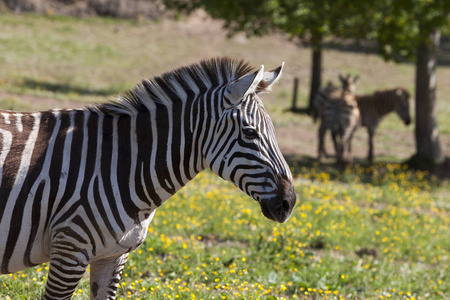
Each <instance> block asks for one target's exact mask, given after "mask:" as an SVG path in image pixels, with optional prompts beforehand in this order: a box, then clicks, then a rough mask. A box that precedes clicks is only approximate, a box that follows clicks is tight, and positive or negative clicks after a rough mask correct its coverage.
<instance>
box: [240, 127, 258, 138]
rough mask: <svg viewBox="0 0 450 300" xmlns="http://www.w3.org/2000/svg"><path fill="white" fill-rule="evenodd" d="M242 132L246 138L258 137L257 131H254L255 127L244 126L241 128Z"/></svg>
mask: <svg viewBox="0 0 450 300" xmlns="http://www.w3.org/2000/svg"><path fill="white" fill-rule="evenodd" d="M242 132H243V133H244V135H245V137H246V138H248V139H254V138H257V137H258V131H256V129H255V128H251V127H246V128H243V129H242Z"/></svg>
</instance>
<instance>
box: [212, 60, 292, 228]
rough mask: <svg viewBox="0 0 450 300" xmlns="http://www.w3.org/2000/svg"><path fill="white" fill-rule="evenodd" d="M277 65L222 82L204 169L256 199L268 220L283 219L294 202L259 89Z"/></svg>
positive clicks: (272, 76)
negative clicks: (211, 141) (219, 104)
mask: <svg viewBox="0 0 450 300" xmlns="http://www.w3.org/2000/svg"><path fill="white" fill-rule="evenodd" d="M282 68H283V65H282V66H280V67H278V68H277V69H275V70H272V71H269V72H264V67H263V66H261V68H260V69H259V70H258V71H257V72H254V73H251V74H247V75H244V76H242V77H240V78H238V79H236V80H234V81H231V82H230V83H228V84H226V85H225V87H224V88H223V90H222V92H221V93H219V94H220V95H221V100H219V101H221V102H222V107H223V110H222V112H221V115H220V117H219V118H218V120H217V122H216V123H215V126H214V128H213V133H212V134H213V136H214V139H215V145H212V146H211V147H210V149H209V150H208V152H207V153H206V155H205V157H206V161H207V164H208V166H209V168H210V169H211V170H212V171H213V172H215V173H216V174H218V175H219V176H220V177H222V178H223V179H225V180H228V181H231V182H233V183H234V184H235V185H236V186H237V187H239V188H240V189H241V190H242V191H244V192H246V193H247V194H248V195H249V196H251V197H252V198H254V199H255V200H256V201H258V202H259V204H260V206H261V210H262V213H263V214H264V215H265V216H266V217H267V218H269V219H271V220H274V221H278V222H280V223H281V222H285V221H286V220H287V219H288V218H289V216H290V214H291V212H292V208H293V207H294V205H295V202H296V196H295V191H294V185H293V181H292V174H291V172H290V169H289V166H288V165H287V163H286V161H285V160H284V158H283V156H282V154H281V151H280V149H279V147H278V144H277V141H276V139H275V132H274V127H273V124H272V121H271V119H270V117H269V115H268V114H267V112H266V110H265V108H264V106H263V104H262V102H261V100H260V99H259V94H260V93H262V92H268V91H269V90H270V88H271V86H272V85H273V84H274V83H275V82H276V81H277V80H278V79H279V77H280V76H281V71H282Z"/></svg>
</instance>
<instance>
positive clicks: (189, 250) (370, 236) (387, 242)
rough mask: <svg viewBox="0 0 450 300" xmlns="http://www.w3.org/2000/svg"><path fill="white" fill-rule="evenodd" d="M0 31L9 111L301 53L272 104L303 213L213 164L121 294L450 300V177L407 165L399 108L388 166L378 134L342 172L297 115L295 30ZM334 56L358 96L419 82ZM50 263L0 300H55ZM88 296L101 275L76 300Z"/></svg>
mask: <svg viewBox="0 0 450 300" xmlns="http://www.w3.org/2000/svg"><path fill="white" fill-rule="evenodd" d="M0 29H1V30H0V65H1V68H0V105H2V107H3V108H6V109H14V110H34V109H46V108H54V107H79V106H83V105H87V104H89V103H92V102H96V101H106V100H107V99H109V98H111V97H112V95H114V94H116V93H118V92H120V91H122V90H124V89H126V88H129V87H132V86H133V85H134V84H136V83H137V82H139V80H140V79H141V78H142V77H151V76H153V75H157V74H160V73H161V72H165V71H168V70H170V69H172V68H174V67H177V66H180V65H184V64H187V63H192V62H195V61H198V60H199V59H202V58H206V57H211V56H219V55H229V56H234V57H241V58H244V59H246V60H249V61H250V62H251V63H252V64H254V65H255V67H256V66H259V65H260V64H264V65H265V66H266V67H267V68H272V67H276V66H278V65H279V64H280V63H281V61H286V69H285V72H284V75H283V78H282V79H281V82H280V83H279V84H278V85H277V86H276V87H275V88H274V92H273V94H272V95H264V100H265V105H266V108H267V110H268V111H269V114H270V115H271V116H272V118H273V121H274V124H275V126H276V130H277V134H278V139H279V142H280V147H281V148H282V150H283V152H284V153H285V154H286V155H288V157H289V161H290V164H291V166H292V170H293V173H294V175H295V185H296V192H297V196H298V201H299V202H298V204H297V205H298V206H297V207H296V209H295V210H294V212H293V215H292V217H291V219H290V220H289V221H288V222H287V223H285V224H276V223H273V222H270V221H268V220H266V219H265V218H264V217H263V216H262V215H261V213H260V211H259V207H258V205H257V203H256V202H254V201H253V200H251V199H249V198H248V197H247V196H245V195H243V193H242V192H240V191H239V190H237V189H236V188H234V187H233V186H232V185H230V184H228V183H225V182H223V181H222V180H220V179H219V178H217V177H216V176H215V175H213V174H212V173H210V172H204V173H202V174H201V175H200V176H198V178H196V179H195V180H194V181H193V182H192V183H190V184H189V185H188V186H187V187H186V188H184V189H183V190H182V191H181V192H180V193H178V194H177V195H176V196H174V197H173V199H170V200H169V201H167V203H166V204H165V205H163V207H161V209H159V210H158V212H157V213H156V216H155V219H154V221H153V222H152V224H151V225H150V228H149V233H148V237H147V239H146V241H145V243H144V244H143V245H142V246H141V247H140V248H139V249H138V250H137V251H135V252H134V253H133V254H132V255H131V256H130V260H129V262H128V263H127V266H126V269H125V272H124V273H125V274H124V278H123V281H122V283H121V287H120V290H119V295H118V298H119V299H120V298H122V299H126V298H130V299H138V298H140V299H148V298H150V297H153V296H154V295H157V296H156V298H157V299H177V298H179V299H201V298H203V299H257V298H259V299H282V298H284V299H292V298H300V299H316V298H319V299H327V298H328V299H339V298H344V299H363V298H364V299H366V298H370V299H383V298H395V299H427V298H429V299H447V298H449V297H450V284H449V282H450V279H449V275H448V274H449V273H450V272H449V252H450V240H449V239H448V236H450V230H449V228H450V215H449V211H450V206H449V202H448V199H449V196H450V186H449V184H448V180H445V179H439V178H438V177H436V176H435V175H432V174H428V173H426V172H414V171H410V170H407V169H406V168H405V167H403V166H401V165H399V164H398V163H399V162H401V161H402V160H403V159H405V158H407V157H410V156H411V154H412V153H414V150H415V149H414V147H415V146H414V136H413V135H414V134H413V128H408V127H404V125H403V124H401V122H400V120H399V119H398V117H397V116H394V115H391V116H389V117H388V118H387V119H386V120H385V121H384V122H383V123H382V125H381V127H380V129H379V131H378V133H377V136H376V164H375V165H373V166H368V165H366V164H365V162H364V157H365V156H366V151H367V148H366V135H365V133H364V132H362V131H359V132H358V135H357V137H356V141H355V144H354V148H355V152H356V158H357V163H356V164H355V165H351V166H349V167H348V168H347V169H346V170H344V171H336V170H335V169H334V168H333V159H330V160H328V161H326V162H325V163H324V164H320V165H319V164H317V163H316V162H315V161H314V159H313V157H315V156H316V132H317V125H316V124H314V123H313V122H312V121H311V119H310V118H308V117H306V116H302V115H295V114H292V113H288V112H286V111H285V109H287V108H289V107H290V105H291V103H290V101H291V100H290V97H291V92H292V91H291V90H292V80H293V78H294V77H295V76H299V77H300V99H301V101H302V103H303V104H304V105H306V103H307V96H308V93H309V91H308V88H307V87H308V86H309V77H310V64H311V62H310V51H309V50H308V49H302V48H300V49H299V48H298V47H296V46H295V45H293V44H292V43H291V42H289V41H287V40H286V39H284V38H283V37H281V36H279V35H268V36H265V37H261V38H246V37H245V36H242V35H237V36H235V37H233V38H232V39H227V38H226V32H224V31H222V29H221V24H220V23H218V22H215V21H211V20H210V19H208V18H205V16H204V15H201V14H200V15H199V14H196V15H194V16H192V17H190V18H182V19H181V20H180V21H179V22H174V21H168V20H160V21H153V22H150V21H145V20H140V21H120V20H113V19H108V18H87V19H82V20H80V19H75V18H70V17H60V16H54V15H49V16H36V15H26V14H22V15H16V14H10V13H5V14H1V15H0ZM323 59H324V62H323V67H324V73H323V77H324V80H325V81H326V80H332V81H336V78H337V75H338V74H339V73H340V72H350V73H352V74H359V75H360V76H361V83H360V85H359V86H358V93H370V92H373V91H374V90H376V89H381V88H390V87H394V86H405V87H406V88H408V89H410V90H411V89H412V88H413V87H412V84H413V83H414V80H413V78H414V65H411V64H407V63H405V64H400V65H396V64H392V63H385V62H384V61H383V60H382V59H381V58H378V57H376V56H374V55H370V54H364V53H355V52H344V51H341V50H339V49H338V50H333V49H326V50H325V51H324V54H323ZM448 78H450V68H449V67H448V66H446V65H443V66H442V67H440V68H439V69H438V73H437V81H438V86H439V89H438V90H437V99H438V101H437V103H436V104H437V106H438V110H437V112H438V113H437V120H438V126H439V132H440V138H441V145H442V149H443V151H444V155H446V156H447V157H448V156H450V120H449V118H448V115H449V113H450V104H449V101H448V95H449V94H450V85H449V84H448ZM302 103H300V105H302ZM329 144H330V143H329ZM330 148H331V147H330ZM330 152H331V151H330ZM445 171H447V172H448V168H447V169H446V170H443V171H442V173H440V174H439V175H440V176H442V177H445V176H446V174H448V173H445ZM447 176H448V175H447ZM46 269H47V266H46V265H42V266H38V267H36V268H33V269H30V270H26V271H23V272H19V273H16V274H11V275H3V276H1V277H0V287H1V289H0V299H8V298H10V299H35V298H39V296H40V295H42V294H43V291H44V286H45V279H46V276H47V275H46ZM88 295H89V288H88V276H87V275H86V277H85V279H83V281H82V283H81V285H80V287H79V289H78V290H77V292H76V295H75V296H74V298H75V299H87V298H88Z"/></svg>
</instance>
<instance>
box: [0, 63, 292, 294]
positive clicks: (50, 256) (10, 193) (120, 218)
mask: <svg viewBox="0 0 450 300" xmlns="http://www.w3.org/2000/svg"><path fill="white" fill-rule="evenodd" d="M282 67H283V65H282V66H280V67H279V68H277V69H275V70H272V71H269V72H264V68H263V66H261V68H260V69H259V70H257V71H254V70H253V68H251V66H250V65H249V64H248V63H246V62H244V61H239V60H233V59H230V58H216V59H210V60H204V61H201V62H200V63H197V64H193V65H190V66H187V67H182V68H179V69H176V70H174V71H172V72H169V73H165V74H163V75H162V76H160V77H155V78H153V79H152V80H143V81H142V83H141V84H139V85H137V86H136V87H134V88H133V89H131V90H130V91H128V92H127V93H125V94H124V95H123V96H119V97H118V98H117V99H116V100H115V101H112V102H109V103H106V104H99V105H96V106H91V107H86V108H84V109H67V110H65V109H63V110H50V111H42V112H31V113H28V112H27V113H20V112H13V111H0V146H1V148H0V199H1V200H0V260H1V273H2V274H6V273H11V272H17V271H19V270H23V269H26V268H29V267H32V266H35V265H37V264H41V263H43V262H47V261H50V269H49V273H48V280H47V285H46V289H45V296H44V297H45V299H70V298H71V296H72V294H73V292H74V290H75V289H76V286H77V284H78V282H79V280H80V279H81V277H82V276H83V274H84V273H85V271H86V268H87V266H88V265H90V289H91V299H114V298H115V294H116V290H117V286H118V284H119V281H120V278H121V274H122V270H123V268H124V265H125V262H126V260H127V258H128V253H129V252H131V251H133V250H134V249H136V248H137V247H138V246H139V245H140V244H141V243H142V242H143V241H144V239H145V237H146V234H147V228H148V226H149V224H150V222H151V220H152V218H153V216H154V214H155V211H156V209H157V208H158V207H159V206H160V205H161V204H163V202H164V201H165V200H167V199H168V198H170V197H171V196H172V195H173V194H175V193H176V192H177V191H178V190H179V189H180V188H181V187H183V186H184V185H185V184H186V183H187V182H188V181H190V180H191V179H193V178H194V177H195V176H196V175H197V174H198V173H199V172H201V171H202V170H204V169H205V168H207V167H208V168H210V169H211V170H212V171H213V172H214V173H216V174H217V175H219V176H220V177H222V178H223V179H225V180H228V181H231V182H233V183H234V184H235V185H236V186H237V187H239V188H240V189H241V190H243V191H244V192H246V193H247V194H248V195H250V196H251V197H253V198H254V199H255V200H256V201H258V202H259V204H260V206H261V210H262V213H263V214H264V215H265V216H266V217H267V218H269V219H271V220H274V221H278V222H285V221H286V220H287V219H288V218H289V216H290V214H291V212H292V209H293V207H294V204H295V202H296V196H295V192H294V186H293V180H292V175H291V172H290V169H289V167H288V165H287V163H286V161H285V160H284V158H283V156H282V154H281V152H280V150H279V148H278V145H277V142H276V139H275V133H274V127H273V124H272V122H271V120H270V118H269V116H268V114H267V112H266V111H265V109H264V107H263V104H262V102H261V101H260V99H259V96H258V95H259V94H260V93H262V92H267V91H270V89H271V87H272V85H273V84H274V83H275V82H276V81H277V80H278V79H279V77H280V76H281V72H282Z"/></svg>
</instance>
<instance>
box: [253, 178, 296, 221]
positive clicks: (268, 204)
mask: <svg viewBox="0 0 450 300" xmlns="http://www.w3.org/2000/svg"><path fill="white" fill-rule="evenodd" d="M296 201H297V200H296V195H295V190H294V184H293V183H292V181H290V180H287V179H281V180H280V183H279V184H278V194H277V196H276V197H273V198H267V199H262V200H261V201H260V202H259V204H260V206H261V211H262V213H263V215H264V216H265V217H266V218H268V219H270V220H273V221H276V222H280V223H284V222H286V221H287V220H288V219H289V217H290V216H291V213H292V209H293V208H294V205H295V202H296Z"/></svg>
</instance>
